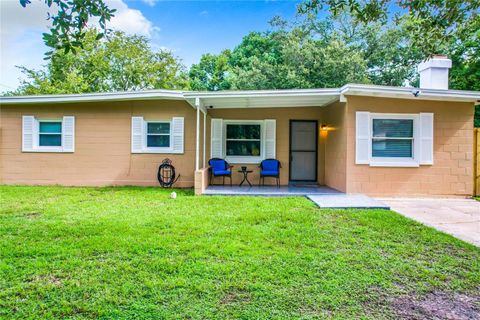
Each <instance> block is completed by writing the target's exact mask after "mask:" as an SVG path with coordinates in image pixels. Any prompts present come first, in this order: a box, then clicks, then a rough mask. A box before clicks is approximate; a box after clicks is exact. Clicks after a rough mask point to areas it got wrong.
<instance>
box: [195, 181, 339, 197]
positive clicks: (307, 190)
mask: <svg viewBox="0 0 480 320" xmlns="http://www.w3.org/2000/svg"><path fill="white" fill-rule="evenodd" d="M203 194H204V195H216V196H269V197H271V196H307V195H313V194H316V195H320V194H323V195H328V194H343V193H342V192H340V191H338V190H335V189H332V188H329V187H326V186H319V185H316V184H312V185H301V186H300V185H289V186H280V187H276V186H255V185H254V186H252V187H249V186H248V185H247V186H245V185H243V186H241V187H239V186H235V185H234V186H230V185H224V186H217V185H213V186H212V185H210V186H208V187H207V189H206V190H205V192H204V193H203Z"/></svg>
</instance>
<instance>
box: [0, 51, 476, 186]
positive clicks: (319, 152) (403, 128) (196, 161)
mask: <svg viewBox="0 0 480 320" xmlns="http://www.w3.org/2000/svg"><path fill="white" fill-rule="evenodd" d="M450 67H451V61H450V60H449V59H447V58H446V57H444V56H434V57H433V58H431V59H429V60H427V61H425V62H424V63H422V64H421V65H420V66H419V72H420V87H421V88H420V89H415V88H405V87H386V86H374V85H358V84H347V85H345V86H343V87H341V88H333V89H305V90H261V91H222V92H187V91H168V90H151V91H138V92H116V93H95V94H80V95H75V94H72V95H48V96H21V97H2V98H1V100H0V102H1V105H0V107H1V110H0V118H1V138H0V183H2V184H32V185H33V184H41V185H45V184H60V185H79V186H80V185H81V186H84V185H88V186H103V185H158V182H157V177H156V174H157V170H158V166H159V164H160V163H161V162H162V160H164V159H165V158H169V159H171V160H172V162H173V165H174V166H175V168H176V171H177V173H179V174H180V178H179V180H178V181H177V183H176V186H177V187H193V186H195V190H196V192H197V193H202V192H203V190H204V189H205V188H206V186H207V184H208V174H207V167H208V159H209V158H213V157H219V158H226V159H227V160H228V161H229V162H230V163H231V164H233V165H234V166H236V167H237V168H239V167H240V166H242V165H244V166H248V167H249V168H252V170H253V171H254V172H253V173H252V175H251V176H250V180H251V181H253V182H255V183H256V182H257V181H258V168H257V166H258V164H259V162H260V161H261V160H262V159H266V158H277V159H278V160H280V161H281V163H282V169H281V184H282V185H287V184H289V183H290V182H292V181H312V182H316V183H318V184H320V185H326V186H329V187H331V188H335V189H337V190H340V191H343V192H348V193H365V194H368V195H470V194H471V193H472V189H473V160H472V158H473V116H474V106H475V105H476V104H478V103H479V100H480V92H472V91H457V90H448V70H449V68H450ZM241 178H242V176H241V174H240V173H238V174H237V171H236V170H234V174H233V182H234V183H238V182H239V180H240V179H241ZM267 182H268V181H267ZM271 183H272V184H273V183H274V181H271Z"/></svg>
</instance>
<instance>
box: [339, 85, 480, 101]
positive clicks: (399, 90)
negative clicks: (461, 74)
mask: <svg viewBox="0 0 480 320" xmlns="http://www.w3.org/2000/svg"><path fill="white" fill-rule="evenodd" d="M340 94H341V95H343V96H349V95H352V96H355V95H357V96H369V97H382V98H396V99H410V100H441V101H456V102H474V103H475V104H479V103H480V92H478V91H466V90H436V89H422V88H406V87H387V86H376V85H360V84H347V85H345V86H343V87H342V88H340Z"/></svg>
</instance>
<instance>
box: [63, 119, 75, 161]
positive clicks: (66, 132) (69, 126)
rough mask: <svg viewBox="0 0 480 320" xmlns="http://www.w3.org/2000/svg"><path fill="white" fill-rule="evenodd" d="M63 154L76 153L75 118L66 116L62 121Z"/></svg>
mask: <svg viewBox="0 0 480 320" xmlns="http://www.w3.org/2000/svg"><path fill="white" fill-rule="evenodd" d="M62 148H63V152H74V151H75V117H73V116H65V117H63V121H62Z"/></svg>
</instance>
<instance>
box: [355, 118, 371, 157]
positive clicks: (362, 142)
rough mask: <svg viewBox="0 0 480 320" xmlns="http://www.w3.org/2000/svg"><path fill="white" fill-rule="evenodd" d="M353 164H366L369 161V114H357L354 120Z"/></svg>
mask: <svg viewBox="0 0 480 320" xmlns="http://www.w3.org/2000/svg"><path fill="white" fill-rule="evenodd" d="M355 120H356V121H355V140H356V143H355V163H356V164H368V163H369V159H370V154H369V152H370V151H369V149H370V148H369V144H370V130H371V128H370V113H369V112H360V111H359V112H357V113H356V119H355Z"/></svg>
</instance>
